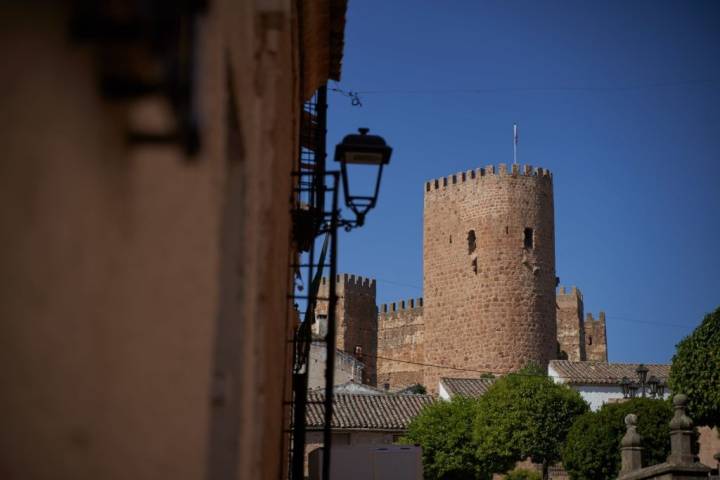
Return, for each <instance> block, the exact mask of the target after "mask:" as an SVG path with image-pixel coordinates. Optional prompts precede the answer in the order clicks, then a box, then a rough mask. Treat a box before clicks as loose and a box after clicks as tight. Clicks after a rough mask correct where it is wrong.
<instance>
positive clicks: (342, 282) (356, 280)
mask: <svg viewBox="0 0 720 480" xmlns="http://www.w3.org/2000/svg"><path fill="white" fill-rule="evenodd" d="M335 283H336V288H337V290H338V291H340V290H341V289H343V290H344V289H347V288H352V289H353V290H354V291H362V290H365V291H367V293H372V294H373V295H374V294H375V279H374V278H369V277H363V276H360V275H350V274H347V273H341V274H338V275H337V276H336V278H335ZM327 285H328V278H327V277H322V279H321V280H320V288H323V286H327ZM325 288H327V287H325Z"/></svg>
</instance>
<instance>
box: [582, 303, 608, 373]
mask: <svg viewBox="0 0 720 480" xmlns="http://www.w3.org/2000/svg"><path fill="white" fill-rule="evenodd" d="M598 317H599V318H598V319H597V320H595V319H594V318H593V316H592V313H588V314H587V317H586V318H585V350H586V352H587V360H590V361H595V362H607V361H608V351H607V330H606V328H605V312H600V315H599V316H598Z"/></svg>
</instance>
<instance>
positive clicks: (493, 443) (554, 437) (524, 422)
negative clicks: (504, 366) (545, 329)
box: [474, 367, 588, 473]
mask: <svg viewBox="0 0 720 480" xmlns="http://www.w3.org/2000/svg"><path fill="white" fill-rule="evenodd" d="M587 411H588V405H587V403H585V401H584V400H583V399H582V397H580V394H579V393H578V392H576V391H574V390H572V389H570V388H569V387H567V386H565V385H558V384H556V383H554V382H553V381H552V380H551V379H550V378H549V377H547V376H546V375H544V373H543V372H542V371H539V370H538V369H537V368H535V367H529V368H526V369H524V370H521V371H520V372H518V373H516V374H509V375H506V376H504V377H502V378H500V379H499V380H497V381H496V382H495V383H494V384H493V385H492V386H491V387H490V388H489V389H488V391H487V392H486V393H485V395H483V396H482V398H480V401H479V402H478V406H477V415H476V417H475V425H474V440H475V443H476V444H477V456H478V458H479V459H481V460H482V461H483V463H484V464H485V465H487V467H486V468H488V469H489V470H490V471H492V472H495V473H503V472H506V471H507V470H508V469H510V468H512V466H513V465H514V463H515V462H516V461H520V460H524V459H526V458H530V459H531V460H532V461H533V462H536V463H542V464H543V465H544V466H545V467H547V466H549V465H551V464H552V463H554V462H556V461H558V460H559V459H560V448H561V446H562V444H563V443H564V442H565V437H566V435H567V432H568V430H569V429H570V427H571V426H572V423H573V421H574V420H575V418H577V417H578V416H579V415H582V414H583V413H585V412H587ZM544 470H545V472H547V468H545V469H544Z"/></svg>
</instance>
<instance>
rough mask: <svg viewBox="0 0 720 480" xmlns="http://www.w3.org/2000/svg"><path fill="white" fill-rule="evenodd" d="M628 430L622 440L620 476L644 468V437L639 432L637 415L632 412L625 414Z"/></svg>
mask: <svg viewBox="0 0 720 480" xmlns="http://www.w3.org/2000/svg"><path fill="white" fill-rule="evenodd" d="M625 425H626V427H627V432H625V436H624V437H623V438H622V440H621V441H620V458H621V462H622V466H621V468H620V476H622V475H625V474H628V473H630V472H633V471H635V470H640V469H641V468H642V446H641V445H640V442H641V440H642V438H641V437H640V434H639V433H638V432H637V415H635V414H634V413H631V414H629V415H626V416H625Z"/></svg>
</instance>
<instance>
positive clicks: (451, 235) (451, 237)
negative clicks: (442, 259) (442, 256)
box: [450, 235, 452, 243]
mask: <svg viewBox="0 0 720 480" xmlns="http://www.w3.org/2000/svg"><path fill="white" fill-rule="evenodd" d="M450 243H452V235H450Z"/></svg>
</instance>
